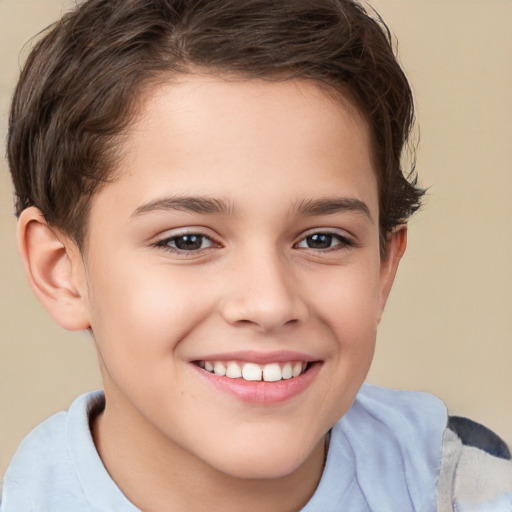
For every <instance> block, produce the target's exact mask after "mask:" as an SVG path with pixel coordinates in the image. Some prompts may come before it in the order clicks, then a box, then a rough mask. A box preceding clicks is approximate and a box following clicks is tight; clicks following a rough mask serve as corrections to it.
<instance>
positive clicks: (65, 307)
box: [18, 207, 90, 331]
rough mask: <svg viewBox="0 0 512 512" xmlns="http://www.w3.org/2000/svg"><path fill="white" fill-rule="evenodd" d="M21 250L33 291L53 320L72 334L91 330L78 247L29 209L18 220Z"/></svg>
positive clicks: (83, 269) (19, 247)
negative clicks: (72, 332)
mask: <svg viewBox="0 0 512 512" xmlns="http://www.w3.org/2000/svg"><path fill="white" fill-rule="evenodd" d="M18 249H19V252H20V255H21V259H22V260H23V265H24V267H25V273H26V275H27V278H28V282H29V284H30V287H31V288H32V291H33V292H34V294H35V296H36V297H37V298H38V300H39V302H41V304H42V305H43V306H44V308H45V309H46V311H47V312H48V313H49V314H50V316H51V317H52V318H53V320H54V321H55V322H56V323H57V324H58V325H60V326H61V327H63V328H64V329H68V330H70V331H80V330H85V329H88V328H89V327H90V324H89V320H88V308H87V301H86V298H87V293H86V292H87V287H86V280H85V268H84V263H83V260H82V255H81V254H80V251H79V249H78V247H77V245H76V244H75V243H74V242H73V241H72V240H71V239H70V238H69V237H66V236H65V235H63V234H61V233H58V232H57V231H56V230H54V229H52V228H51V227H50V226H49V225H48V223H47V222H46V220H45V219H44V217H43V214H42V213H41V211H40V210H39V209H38V208H35V207H30V208H26V209H25V210H23V211H22V212H21V214H20V217H19V220H18Z"/></svg>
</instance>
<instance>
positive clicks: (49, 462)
mask: <svg viewBox="0 0 512 512" xmlns="http://www.w3.org/2000/svg"><path fill="white" fill-rule="evenodd" d="M101 396H102V395H101V392H95V393H88V394H86V395H82V396H80V397H79V398H77V399H76V400H75V401H74V402H73V404H72V405H71V407H70V408H69V410H68V412H60V413H58V414H55V415H54V416H52V417H50V418H49V419H48V420H46V421H45V422H43V423H42V424H41V425H39V426H38V427H37V428H36V429H34V430H33V431H32V432H31V433H30V434H29V435H28V436H27V437H26V438H25V440H24V441H23V442H22V443H21V445H20V447H19V448H18V451H17V452H16V454H15V456H14V458H13V460H12V462H11V464H10V466H9V468H8V470H7V473H6V476H5V480H4V490H3V499H2V503H1V512H50V511H51V512H106V511H112V512H140V511H139V510H138V509H137V508H136V507H135V506H134V505H133V504H131V503H130V502H129V501H128V499H127V498H126V497H125V496H124V494H123V493H122V492H121V490H120V489H119V488H118V487H117V486H116V484H115V483H114V481H113V480H112V479H111V478H110V476H109V474H108V473H107V471H106V469H105V467H104V466H103V464H102V462H101V459H100V457H99V455H98V453H97V451H96V448H95V446H94V442H93V440H92V437H91V433H90V430H89V413H90V408H91V406H92V404H93V403H94V402H97V401H98V400H99V399H101ZM446 423H447V413H446V408H445V406H444V404H443V403H442V402H441V401H440V400H438V399H437V398H435V397H433V396H432V395H429V394H426V393H417V392H411V391H396V390H389V389H385V388H381V387H378V386H372V385H368V384H365V385H364V386H363V387H362V388H361V390H360V392H359V393H358V395H357V398H356V400H355V402H354V404H353V405H352V407H351V408H350V410H349V411H348V412H347V413H346V414H345V415H344V416H343V418H342V419H341V420H340V421H339V422H338V423H337V424H336V425H335V426H334V427H333V429H332V433H331V440H330V445H329V451H328V455H327V460H326V464H325V468H324V472H323V475H322V478H321V481H320V483H319V485H318V488H317V490H316V491H315V494H314V495H313V497H312V498H311V500H310V501H309V503H308V504H307V505H306V506H305V507H304V508H303V509H302V512H367V511H372V512H435V511H436V507H437V505H436V500H437V483H438V475H439V468H440V464H441V451H442V438H443V432H444V430H445V427H446Z"/></svg>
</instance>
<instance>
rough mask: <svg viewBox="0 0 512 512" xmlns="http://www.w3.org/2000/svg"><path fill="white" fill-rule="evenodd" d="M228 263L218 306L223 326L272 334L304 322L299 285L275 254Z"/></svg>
mask: <svg viewBox="0 0 512 512" xmlns="http://www.w3.org/2000/svg"><path fill="white" fill-rule="evenodd" d="M232 263H233V265H231V268H232V270H231V272H230V274H231V275H230V277H231V279H230V280H229V281H230V283H229V287H228V292H227V293H226V295H225V296H224V298H223V300H222V304H221V314H222V316H223V317H224V319H225V321H226V322H228V323H229V324H231V325H234V326H244V325H245V326H252V327H254V328H255V329H258V330H260V331H262V332H272V331H276V330H279V329H281V328H283V327H285V326H291V325H298V324H300V323H302V322H304V321H305V320H306V318H307V316H308V308H307V305H306V303H305V302H304V300H303V298H302V294H301V293H300V283H299V282H298V280H297V279H296V276H295V275H294V272H293V271H292V270H291V268H290V265H289V264H287V263H286V262H285V261H283V260H282V259H280V258H279V256H278V255H277V254H268V253H263V254H262V253H261V252H260V253H259V254H252V255H249V256H247V255H246V256H245V257H240V258H239V260H238V261H237V262H236V263H235V262H232Z"/></svg>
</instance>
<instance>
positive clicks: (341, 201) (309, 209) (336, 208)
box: [296, 197, 373, 222]
mask: <svg viewBox="0 0 512 512" xmlns="http://www.w3.org/2000/svg"><path fill="white" fill-rule="evenodd" d="M296 210H297V213H299V214H302V215H333V214H335V213H340V212H356V213H362V214H364V215H365V216H366V217H368V218H369V219H370V220H371V221H372V222H373V219H372V216H371V214H370V209H369V208H368V206H367V204H366V203H364V202H363V201H361V200H360V199H356V198H353V197H325V198H320V199H304V200H302V201H300V202H299V203H298V204H297V206H296Z"/></svg>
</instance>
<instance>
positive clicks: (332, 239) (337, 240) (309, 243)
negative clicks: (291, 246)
mask: <svg viewBox="0 0 512 512" xmlns="http://www.w3.org/2000/svg"><path fill="white" fill-rule="evenodd" d="M351 245H352V242H351V241H350V240H349V239H348V238H346V237H344V236H342V235H339V234H337V233H312V234H311V235H308V236H307V237H305V238H303V239H302V240H300V241H299V243H298V244H297V247H299V248H301V249H316V250H326V249H334V248H336V247H337V246H340V247H339V248H340V249H341V248H342V247H347V246H351Z"/></svg>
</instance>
